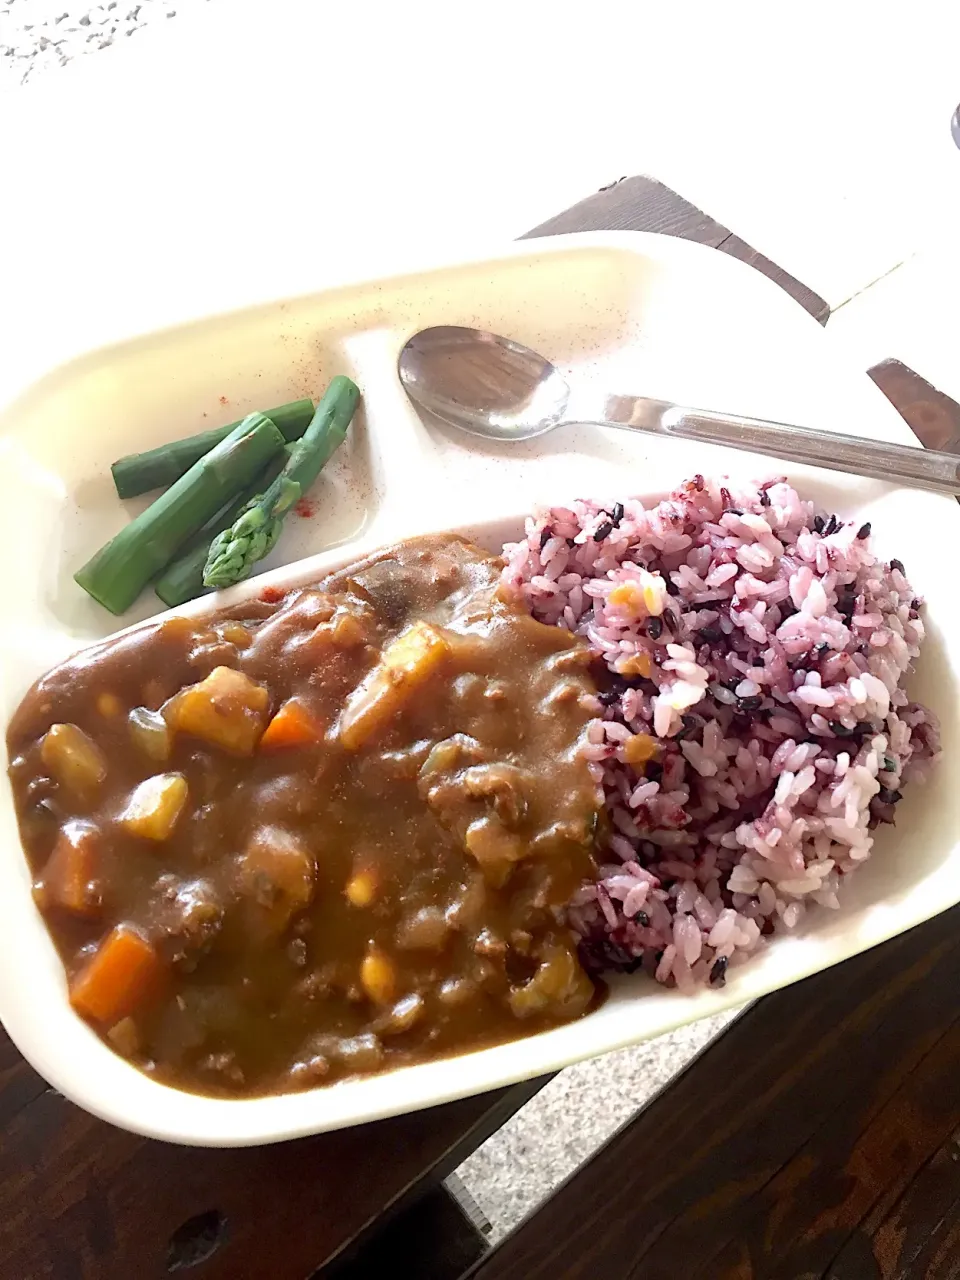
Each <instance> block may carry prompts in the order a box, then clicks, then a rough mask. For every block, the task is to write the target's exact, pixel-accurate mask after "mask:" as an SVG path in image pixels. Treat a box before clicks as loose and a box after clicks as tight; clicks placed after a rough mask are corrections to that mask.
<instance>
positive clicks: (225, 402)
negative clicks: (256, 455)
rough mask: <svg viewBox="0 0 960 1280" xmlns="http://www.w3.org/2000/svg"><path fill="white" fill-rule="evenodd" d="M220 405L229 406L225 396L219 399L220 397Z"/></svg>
mask: <svg viewBox="0 0 960 1280" xmlns="http://www.w3.org/2000/svg"><path fill="white" fill-rule="evenodd" d="M220 403H221V404H229V403H230V401H229V400H228V399H227V397H226V396H221V397H220Z"/></svg>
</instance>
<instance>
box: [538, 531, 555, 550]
mask: <svg viewBox="0 0 960 1280" xmlns="http://www.w3.org/2000/svg"><path fill="white" fill-rule="evenodd" d="M552 537H553V530H552V529H551V528H550V527H549V525H548V526H547V528H546V529H544V530H543V532H542V533H541V534H540V550H541V551H542V550H543V548H544V547H545V546H546V545H547V543H548V542H549V541H550V539H551V538H552Z"/></svg>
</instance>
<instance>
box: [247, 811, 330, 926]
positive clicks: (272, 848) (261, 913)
mask: <svg viewBox="0 0 960 1280" xmlns="http://www.w3.org/2000/svg"><path fill="white" fill-rule="evenodd" d="M315 882H316V866H315V863H314V859H313V857H312V855H311V854H310V852H309V851H308V850H307V849H306V848H305V847H304V845H303V843H302V842H301V841H300V840H298V839H297V837H296V836H294V835H292V834H291V833H290V832H289V831H287V830H285V829H284V828H283V827H277V826H264V827H260V828H259V830H257V831H255V832H254V834H253V836H252V837H251V839H250V841H249V843H248V844H247V847H246V849H245V850H244V851H243V853H242V854H241V855H240V857H239V859H238V874H237V885H238V888H239V889H240V891H241V893H242V894H243V895H244V896H245V898H246V903H245V906H246V914H247V917H248V919H249V920H250V922H251V927H252V928H253V929H255V930H256V931H257V933H258V935H259V936H261V937H263V936H275V935H276V934H279V933H282V932H283V930H284V929H285V928H286V926H287V925H288V924H289V922H290V918H291V916H293V915H294V913H295V912H297V911H300V910H302V909H303V908H304V907H306V906H307V905H308V903H309V902H310V900H311V898H312V897H313V894H314V889H315V887H316V883H315Z"/></svg>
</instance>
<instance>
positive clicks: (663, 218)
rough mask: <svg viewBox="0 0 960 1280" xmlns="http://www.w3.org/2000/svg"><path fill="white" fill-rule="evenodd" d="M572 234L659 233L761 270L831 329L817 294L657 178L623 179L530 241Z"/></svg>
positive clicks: (553, 221) (535, 233)
mask: <svg viewBox="0 0 960 1280" xmlns="http://www.w3.org/2000/svg"><path fill="white" fill-rule="evenodd" d="M572 231H654V232H658V233H660V234H662V235H668V236H679V237H680V238H681V239H684V240H695V241H696V242H697V243H698V244H705V245H709V246H710V247H711V248H714V249H720V250H722V251H723V252H724V253H729V254H730V255H731V256H732V257H734V258H739V259H740V261H741V262H746V263H747V264H748V265H749V266H751V267H756V269H757V270H758V271H761V272H763V274H764V275H765V276H769V277H770V279H771V280H773V281H774V282H775V283H776V284H778V285H780V287H781V288H782V289H785V290H786V292H787V293H789V294H790V296H791V297H792V298H795V299H796V301H797V302H799V303H800V305H801V306H802V307H803V308H804V309H805V310H806V311H809V312H810V314H811V315H812V316H814V317H815V318H816V319H817V320H819V321H820V323H821V324H826V322H827V318H828V317H829V315H830V308H829V306H828V305H827V303H826V302H825V301H824V300H823V298H821V297H820V296H819V295H818V294H816V293H814V292H813V290H812V289H808V288H807V286H806V285H805V284H801V283H800V281H799V280H797V279H795V278H794V277H793V276H792V275H790V274H789V272H787V271H784V270H783V269H782V268H780V267H778V266H777V265H776V263H774V262H771V261H770V259H769V258H765V257H764V256H763V254H761V253H758V252H757V251H756V249H752V248H751V247H750V245H748V244H746V243H745V242H744V241H743V240H741V239H740V237H739V236H735V235H733V234H732V232H730V231H729V230H728V229H727V228H726V227H724V226H722V225H721V224H720V223H719V222H717V221H716V220H715V219H714V218H711V217H710V216H709V215H708V214H706V213H704V212H703V210H702V209H698V208H697V207H696V205H694V204H691V203H690V201H689V200H685V199H684V198H683V197H682V196H680V195H678V194H677V193H676V192H675V191H672V190H671V189H670V188H669V187H667V186H664V184H663V183H662V182H658V181H657V180H656V179H655V178H649V177H646V176H643V175H641V176H637V177H633V178H621V179H620V181H619V182H616V183H613V184H611V185H610V186H609V187H604V188H603V190H601V191H597V192H595V193H594V194H593V195H592V196H588V197H587V198H586V199H585V200H581V201H580V202H579V204H575V205H573V207H572V208H570V209H567V210H565V211H564V212H563V213H560V214H558V215H557V216H556V217H555V218H550V219H548V220H547V221H546V222H542V223H541V224H540V225H539V226H538V227H534V229H533V230H532V231H528V232H527V235H528V236H552V235H560V234H563V233H566V232H572Z"/></svg>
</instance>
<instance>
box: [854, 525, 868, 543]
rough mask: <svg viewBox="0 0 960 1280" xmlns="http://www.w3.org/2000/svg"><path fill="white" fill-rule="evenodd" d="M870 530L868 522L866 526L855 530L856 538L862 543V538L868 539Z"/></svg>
mask: <svg viewBox="0 0 960 1280" xmlns="http://www.w3.org/2000/svg"><path fill="white" fill-rule="evenodd" d="M870 529H871V524H870V521H869V520H868V521H867V523H866V524H862V525H861V526H860V528H859V529H858V530H857V537H858V538H859V539H860V541H861V542H862V541H863V539H864V538H869V537H870Z"/></svg>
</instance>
